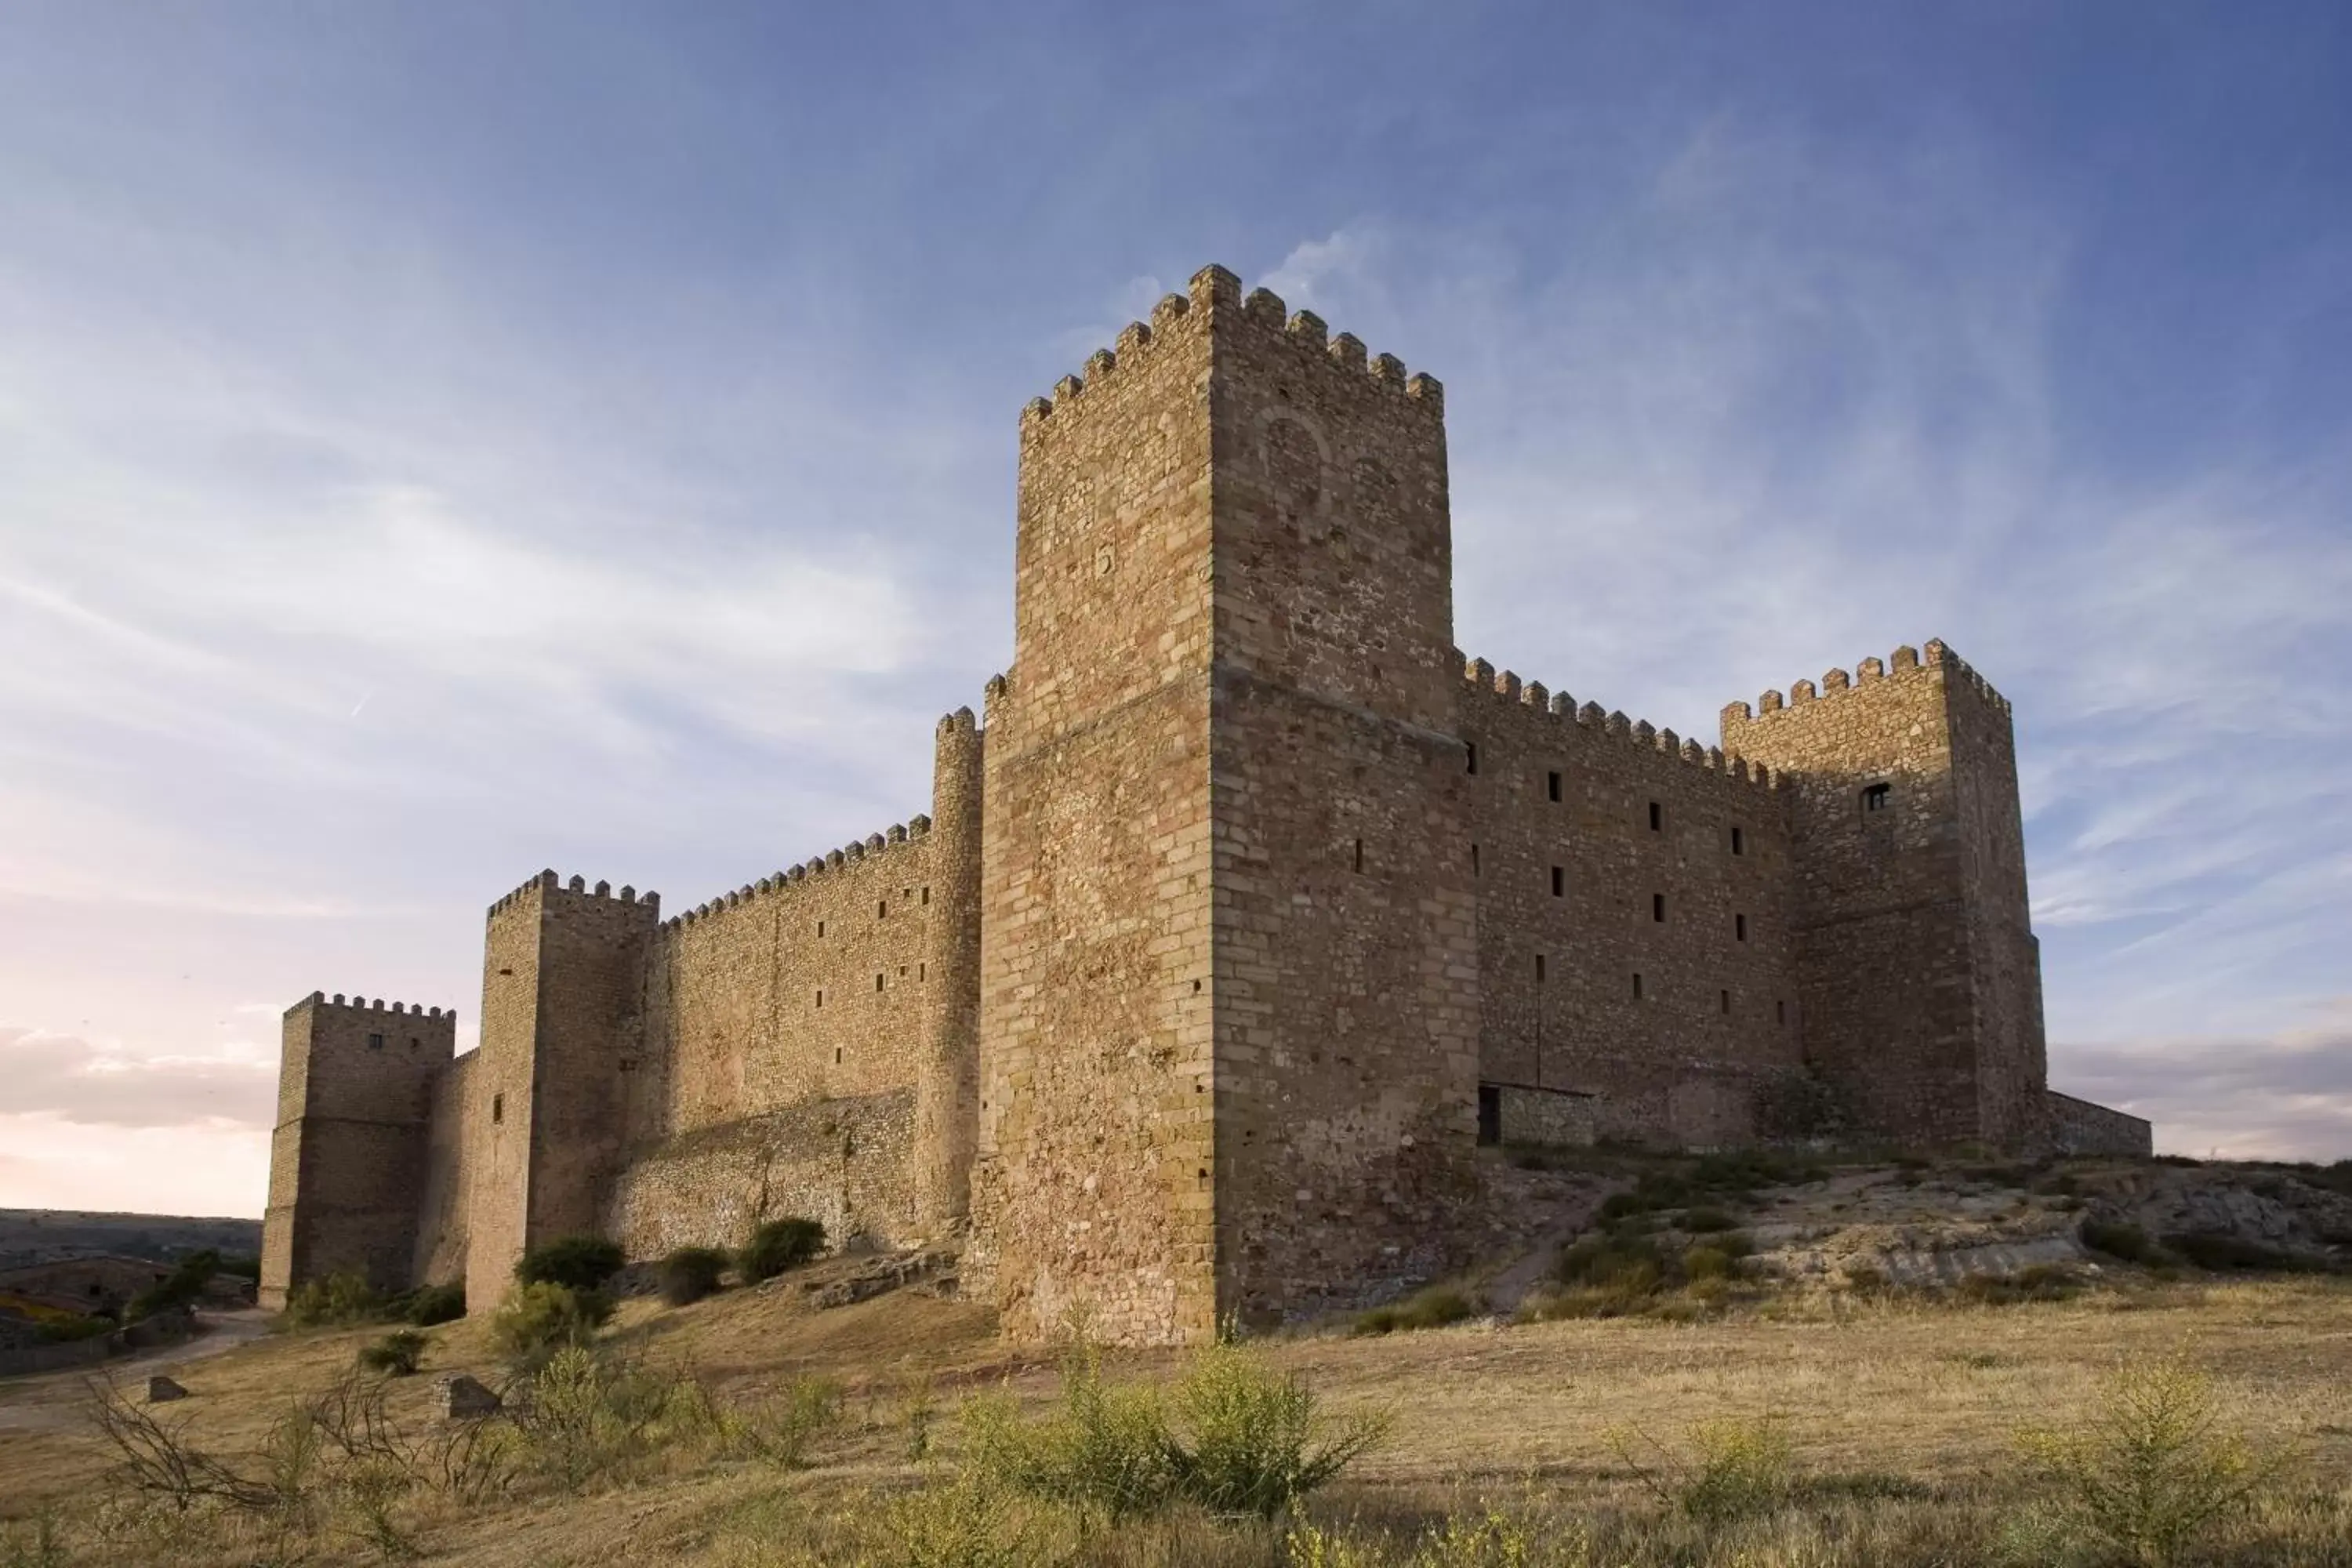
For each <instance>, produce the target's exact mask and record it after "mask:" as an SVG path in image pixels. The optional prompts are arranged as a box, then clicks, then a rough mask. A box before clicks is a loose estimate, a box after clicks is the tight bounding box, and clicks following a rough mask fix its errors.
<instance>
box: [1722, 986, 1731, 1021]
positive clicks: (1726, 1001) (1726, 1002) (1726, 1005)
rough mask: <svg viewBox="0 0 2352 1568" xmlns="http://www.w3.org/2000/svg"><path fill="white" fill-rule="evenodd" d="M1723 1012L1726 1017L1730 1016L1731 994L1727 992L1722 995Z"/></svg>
mask: <svg viewBox="0 0 2352 1568" xmlns="http://www.w3.org/2000/svg"><path fill="white" fill-rule="evenodd" d="M1723 1012H1724V1016H1726V1017H1729V1016H1731V993H1730V992H1728V991H1727V992H1725V993H1724V994H1723Z"/></svg>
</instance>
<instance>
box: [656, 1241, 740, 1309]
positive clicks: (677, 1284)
mask: <svg viewBox="0 0 2352 1568" xmlns="http://www.w3.org/2000/svg"><path fill="white" fill-rule="evenodd" d="M726 1272H727V1254H726V1253H724V1252H722V1251H720V1250H719V1248H718V1247H679V1248H678V1249H677V1251H676V1252H673V1253H671V1254H670V1255H669V1256H668V1257H667V1258H663V1259H662V1264H661V1296H662V1300H665V1301H667V1302H668V1303H669V1304H670V1305H671V1306H673V1307H683V1306H686V1305H688V1303H690V1302H694V1301H699V1300H702V1299H703V1298H704V1297H705V1296H708V1295H709V1294H710V1293H711V1292H712V1291H713V1290H716V1289H719V1276H720V1275H722V1274H724V1273H726Z"/></svg>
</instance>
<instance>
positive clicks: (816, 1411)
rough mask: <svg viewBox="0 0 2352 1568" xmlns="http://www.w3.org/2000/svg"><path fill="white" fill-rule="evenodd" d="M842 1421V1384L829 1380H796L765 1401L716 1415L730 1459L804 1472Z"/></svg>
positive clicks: (811, 1378) (809, 1378) (822, 1378)
mask: <svg viewBox="0 0 2352 1568" xmlns="http://www.w3.org/2000/svg"><path fill="white" fill-rule="evenodd" d="M840 1420H841V1384H838V1383H836V1382H835V1381H834V1380H833V1379H831V1378H829V1377H796V1378H794V1379H793V1380H792V1382H790V1383H788V1384H785V1385H784V1387H783V1389H782V1392H780V1393H778V1394H773V1395H771V1396H770V1397H768V1398H766V1399H763V1400H760V1401H757V1402H755V1403H748V1404H744V1405H736V1406H734V1407H732V1408H730V1409H724V1410H720V1411H719V1412H718V1413H717V1426H718V1430H719V1437H720V1440H721V1443H722V1445H723V1447H725V1448H726V1450H727V1451H728V1452H729V1453H731V1454H734V1455H736V1456H738V1457H740V1458H750V1459H762V1460H765V1461H766V1462H767V1463H769V1464H772V1465H775V1466H779V1467H781V1468H784V1469H788V1470H797V1469H800V1468H803V1467H804V1466H805V1465H806V1464H807V1463H808V1450H809V1447H810V1446H811V1445H812V1444H814V1442H815V1441H816V1440H817V1438H819V1437H821V1436H824V1434H825V1433H827V1432H829V1431H831V1430H832V1429H833V1428H834V1426H836V1425H838V1424H839V1422H840Z"/></svg>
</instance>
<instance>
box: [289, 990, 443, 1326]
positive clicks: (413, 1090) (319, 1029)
mask: <svg viewBox="0 0 2352 1568" xmlns="http://www.w3.org/2000/svg"><path fill="white" fill-rule="evenodd" d="M456 1048H457V1037H456V1016H455V1015H454V1014H448V1013H444V1012H443V1011H442V1010H441V1009H440V1008H438V1007H436V1008H433V1009H431V1010H430V1011H429V1012H428V1011H426V1010H425V1009H421V1008H415V1009H413V1008H410V1007H408V1006H407V1005H405V1004H401V1003H394V1004H392V1005H386V1004H385V1003H384V1002H383V999H382V998H378V999H377V1000H376V1002H375V1003H374V1005H373V1006H370V1005H367V1004H366V1003H364V1002H363V1001H362V1000H360V999H357V998H354V999H353V1000H352V1002H350V1003H348V1004H346V1003H345V1002H344V1001H343V999H342V997H341V996H340V995H338V996H336V997H335V998H333V1000H331V1001H330V1000H329V999H328V998H326V997H325V996H323V995H321V994H319V993H316V992H313V993H312V994H310V995H309V996H306V997H304V998H303V999H302V1000H301V1001H299V1002H298V1003H296V1004H295V1005H293V1006H292V1007H290V1008H289V1009H288V1010H287V1013H286V1019H285V1029H284V1046H283V1050H282V1054H281V1068H280V1072H279V1077H278V1096H279V1100H278V1116H279V1121H278V1128H277V1130H276V1131H275V1132H274V1133H273V1135H272V1138H271V1151H270V1152H271V1162H270V1194H269V1205H268V1212H267V1214H266V1215H265V1216H264V1220H263V1224H262V1274H261V1290H262V1296H263V1300H264V1301H265V1303H266V1304H269V1305H274V1306H283V1305H284V1303H285V1300H286V1296H287V1294H288V1292H289V1290H291V1289H293V1288H295V1287H298V1286H299V1285H301V1284H303V1283H304V1282H305V1281H308V1280H311V1279H322V1278H324V1277H326V1276H327V1275H330V1274H335V1273H341V1272H345V1271H353V1272H358V1273H361V1274H363V1275H365V1276H366V1277H367V1278H368V1279H369V1280H370V1281H371V1282H372V1283H373V1284H375V1285H377V1286H378V1287H380V1288H384V1289H401V1288H404V1287H405V1286H406V1285H407V1284H408V1282H409V1278H408V1276H409V1267H410V1254H411V1251H412V1249H413V1247H414V1246H415V1237H416V1226H417V1217H418V1209H419V1203H420V1199H421V1196H422V1191H423V1186H424V1165H425V1137H426V1131H425V1130H426V1122H427V1119H428V1117H429V1116H430V1113H431V1106H432V1090H433V1083H434V1080H435V1079H436V1076H437V1075H438V1074H440V1073H441V1072H443V1071H445V1070H446V1068H448V1065H449V1061H450V1058H451V1056H452V1054H453V1053H454V1052H455V1050H456ZM289 1113H290V1114H289Z"/></svg>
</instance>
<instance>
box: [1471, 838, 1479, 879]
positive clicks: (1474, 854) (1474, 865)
mask: <svg viewBox="0 0 2352 1568" xmlns="http://www.w3.org/2000/svg"><path fill="white" fill-rule="evenodd" d="M1470 874H1471V875H1472V876H1474V877H1475V876H1476V875H1477V874H1478V847H1477V846H1476V845H1475V844H1473V845H1472V846H1470Z"/></svg>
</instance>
